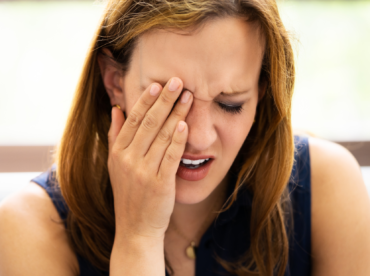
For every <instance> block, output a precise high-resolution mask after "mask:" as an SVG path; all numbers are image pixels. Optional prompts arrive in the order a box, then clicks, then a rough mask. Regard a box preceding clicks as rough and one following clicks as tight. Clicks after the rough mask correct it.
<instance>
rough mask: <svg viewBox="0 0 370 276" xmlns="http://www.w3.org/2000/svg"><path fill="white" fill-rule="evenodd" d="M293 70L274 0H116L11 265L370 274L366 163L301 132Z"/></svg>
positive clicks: (9, 216) (9, 257) (35, 188)
mask: <svg viewBox="0 0 370 276" xmlns="http://www.w3.org/2000/svg"><path fill="white" fill-rule="evenodd" d="M293 84H294V62H293V54H292V49H291V45H290V43H289V39H288V36H287V32H286V31H285V29H284V27H283V25H282V23H281V20H280V18H279V14H278V10H277V7H276V3H275V2H274V1H272V0H263V1H262V0H244V1H243V0H240V1H231V0H205V1H190V0H187V1H185V0H177V1H164V0H163V1H149V0H147V1H128V0H127V1H110V2H109V3H108V5H107V9H106V12H105V15H104V17H103V20H102V23H101V26H100V28H99V30H98V32H97V34H96V36H95V38H94V40H93V43H92V47H91V51H90V52H89V55H88V57H87V59H86V63H85V67H84V71H83V73H82V76H81V79H80V83H79V86H78V89H77V92H76V96H75V100H74V103H73V107H72V109H71V112H70V116H69V120H68V123H67V126H66V129H65V132H64V136H63V139H62V142H61V144H60V146H59V151H58V154H57V159H56V166H53V167H52V168H51V170H49V171H48V172H46V173H45V174H43V175H41V176H40V177H37V178H35V179H34V180H33V182H32V183H31V184H30V185H29V186H28V187H27V188H26V189H25V190H24V191H22V192H20V193H18V194H17V195H14V196H13V197H11V198H9V199H8V200H6V201H5V202H4V203H3V204H2V206H1V208H0V220H1V223H0V229H1V235H0V274H1V275H71V276H72V275H108V274H109V275H165V273H167V274H174V275H195V274H197V275H218V274H220V273H223V274H226V275H252V274H253V275H369V274H370V266H369V265H368V262H367V258H368V257H369V256H370V235H369V234H368V233H369V232H370V211H369V210H370V208H369V199H368V196H367V193H366V189H365V187H364V184H363V181H362V179H361V174H360V170H359V167H358V164H357V163H356V161H355V160H354V158H353V157H352V156H351V155H350V154H349V153H348V152H347V151H346V150H344V149H343V148H341V147H339V146H338V145H335V144H332V143H329V142H325V141H322V140H319V139H311V138H310V139H309V140H308V139H307V138H300V137H296V138H295V139H293V135H292V129H291V118H290V111H291V97H292V92H293ZM311 203H312V204H311ZM61 222H64V223H61ZM20 260H21V261H20ZM108 271H109V272H108Z"/></svg>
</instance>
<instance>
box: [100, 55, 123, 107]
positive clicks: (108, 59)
mask: <svg viewBox="0 0 370 276" xmlns="http://www.w3.org/2000/svg"><path fill="white" fill-rule="evenodd" d="M98 63H99V67H100V73H101V76H102V79H103V83H104V87H105V90H106V91H107V94H108V96H109V98H110V103H111V105H112V106H114V105H116V104H118V105H120V107H121V109H122V110H125V106H124V103H125V100H124V91H123V75H122V72H121V71H120V69H119V67H118V66H117V64H116V63H115V61H114V59H113V55H112V53H111V52H110V51H109V50H108V49H106V48H103V49H102V52H101V53H99V54H98Z"/></svg>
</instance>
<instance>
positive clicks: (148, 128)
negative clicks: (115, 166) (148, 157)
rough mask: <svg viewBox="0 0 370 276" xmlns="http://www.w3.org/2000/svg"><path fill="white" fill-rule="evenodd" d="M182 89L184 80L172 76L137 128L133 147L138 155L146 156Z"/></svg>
mask: <svg viewBox="0 0 370 276" xmlns="http://www.w3.org/2000/svg"><path fill="white" fill-rule="evenodd" d="M181 90H182V81H181V80H180V79H179V78H172V79H171V80H170V81H169V82H168V83H167V84H166V86H165V87H164V88H163V90H162V93H161V94H160V96H159V97H158V100H157V101H156V102H155V103H154V104H153V106H152V107H151V108H150V110H149V111H148V112H147V113H146V114H145V117H144V119H143V121H142V123H141V125H140V127H139V129H138V130H137V133H136V135H135V138H134V139H133V141H132V144H131V145H132V148H133V149H134V151H135V154H136V155H137V156H144V155H145V154H146V153H147V152H148V150H149V147H150V145H151V144H152V143H153V141H154V139H155V137H156V136H157V134H158V132H159V130H160V129H161V128H162V126H163V124H164V122H165V121H166V119H167V117H168V115H169V114H170V112H171V110H172V108H173V106H174V104H175V102H176V100H177V98H178V97H179V95H180V93H181Z"/></svg>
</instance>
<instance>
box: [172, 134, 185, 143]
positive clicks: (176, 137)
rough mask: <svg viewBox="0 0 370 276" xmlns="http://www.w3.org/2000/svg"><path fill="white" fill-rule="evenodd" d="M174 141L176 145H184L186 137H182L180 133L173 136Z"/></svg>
mask: <svg viewBox="0 0 370 276" xmlns="http://www.w3.org/2000/svg"><path fill="white" fill-rule="evenodd" d="M172 142H173V144H174V145H176V146H182V145H183V144H184V139H182V138H181V137H179V136H178V135H174V137H173V138H172Z"/></svg>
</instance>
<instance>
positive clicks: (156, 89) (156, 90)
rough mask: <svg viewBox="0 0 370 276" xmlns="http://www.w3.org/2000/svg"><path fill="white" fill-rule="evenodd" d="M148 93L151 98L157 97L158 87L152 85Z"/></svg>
mask: <svg viewBox="0 0 370 276" xmlns="http://www.w3.org/2000/svg"><path fill="white" fill-rule="evenodd" d="M149 93H150V95H152V96H157V95H158V93H159V87H158V85H155V84H153V85H152V87H150V91H149Z"/></svg>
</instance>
